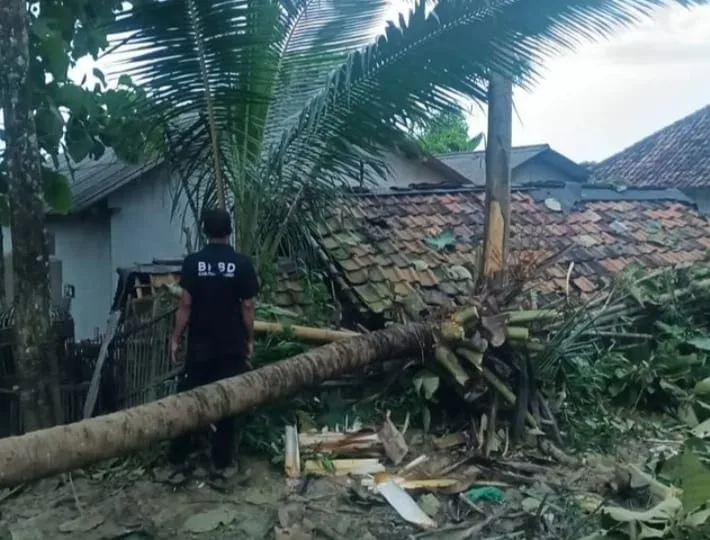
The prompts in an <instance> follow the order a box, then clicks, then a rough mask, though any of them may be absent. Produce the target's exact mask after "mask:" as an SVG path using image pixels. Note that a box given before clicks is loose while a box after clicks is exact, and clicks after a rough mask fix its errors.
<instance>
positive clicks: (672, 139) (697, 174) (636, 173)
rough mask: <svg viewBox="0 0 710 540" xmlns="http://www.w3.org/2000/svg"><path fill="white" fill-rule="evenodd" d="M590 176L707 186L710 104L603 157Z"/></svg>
mask: <svg viewBox="0 0 710 540" xmlns="http://www.w3.org/2000/svg"><path fill="white" fill-rule="evenodd" d="M593 176H594V180H595V181H596V182H600V183H606V184H610V183H619V184H623V185H627V186H656V187H677V188H683V187H703V186H710V106H707V107H703V108H702V109H700V110H698V111H696V112H694V113H692V114H691V115H689V116H686V117H685V118H682V119H680V120H678V121H677V122H675V123H673V124H671V125H669V126H666V127H665V128H663V129H661V130H660V131H657V132H656V133H653V134H652V135H649V136H648V137H646V138H645V139H642V140H641V141H639V142H637V143H636V144H634V145H633V146H630V147H629V148H626V149H625V150H622V151H621V152H619V153H618V154H615V155H613V156H611V157H609V158H607V159H605V160H604V161H602V162H601V163H599V164H598V165H597V166H596V167H595V169H594V172H593ZM666 209H667V210H668V211H673V210H676V211H677V210H678V208H677V207H666ZM660 219H664V218H660Z"/></svg>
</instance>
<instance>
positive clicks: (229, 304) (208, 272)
mask: <svg viewBox="0 0 710 540" xmlns="http://www.w3.org/2000/svg"><path fill="white" fill-rule="evenodd" d="M180 286H181V287H182V288H183V289H185V290H186V291H187V292H189V293H190V296H191V297H192V310H191V313H190V323H189V326H188V335H187V340H188V348H189V349H191V350H192V351H200V353H201V354H208V355H221V354H243V353H244V352H245V350H246V330H245V328H244V323H243V321H242V311H241V302H242V300H248V299H250V298H254V297H255V296H256V295H257V294H258V292H259V282H258V280H257V277H256V272H255V271H254V266H253V265H252V262H251V260H250V259H249V257H247V256H245V255H241V254H240V253H237V252H236V251H234V248H232V246H230V245H228V244H208V245H207V246H206V247H205V248H204V249H202V250H200V251H198V252H197V253H192V254H190V255H188V256H187V257H186V258H185V260H184V262H183V264H182V272H181V275H180Z"/></svg>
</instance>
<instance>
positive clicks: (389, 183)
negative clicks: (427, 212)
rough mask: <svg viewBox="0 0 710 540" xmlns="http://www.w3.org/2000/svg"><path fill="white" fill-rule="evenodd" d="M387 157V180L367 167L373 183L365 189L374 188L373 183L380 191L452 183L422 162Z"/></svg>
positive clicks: (394, 156) (369, 178)
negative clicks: (418, 185) (414, 185)
mask: <svg viewBox="0 0 710 540" xmlns="http://www.w3.org/2000/svg"><path fill="white" fill-rule="evenodd" d="M385 155H386V158H385V159H386V161H387V163H388V165H389V167H390V170H389V174H388V175H387V178H384V179H383V178H381V177H380V176H379V175H377V174H376V173H375V172H374V170H372V169H371V168H370V167H367V168H366V175H367V177H368V180H369V181H370V182H371V183H370V184H366V185H365V187H369V188H372V187H373V184H372V183H375V184H377V186H378V188H379V189H386V188H391V187H400V188H406V187H409V185H410V184H438V183H441V182H447V181H450V178H448V177H446V176H444V175H442V174H440V173H439V172H437V171H435V170H433V169H431V168H430V167H427V166H426V165H424V164H423V163H421V162H420V161H417V160H413V159H407V158H405V157H403V156H400V155H397V154H393V153H387V154H385Z"/></svg>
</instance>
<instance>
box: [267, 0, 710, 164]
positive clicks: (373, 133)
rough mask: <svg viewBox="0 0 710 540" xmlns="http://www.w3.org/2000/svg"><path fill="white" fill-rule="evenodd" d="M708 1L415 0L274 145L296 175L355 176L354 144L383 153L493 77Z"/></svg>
mask: <svg viewBox="0 0 710 540" xmlns="http://www.w3.org/2000/svg"><path fill="white" fill-rule="evenodd" d="M702 3H706V2H705V1H704V0H699V1H697V2H689V1H686V0H680V1H678V2H676V1H673V0H546V1H543V2H540V1H539V0H499V1H491V0H440V1H439V2H438V3H436V5H435V7H434V8H433V9H432V10H431V11H430V12H429V11H428V10H427V4H428V2H426V0H418V1H417V2H416V4H415V6H414V7H413V8H412V10H411V12H410V13H409V16H408V18H404V17H403V18H402V19H401V20H400V22H399V24H397V25H396V24H394V23H391V24H390V25H389V26H388V27H387V29H386V31H385V34H384V35H383V36H381V37H380V38H379V39H378V40H377V42H376V43H374V44H372V45H370V46H369V47H367V48H366V49H364V50H362V51H356V52H354V53H352V54H350V55H349V56H348V58H347V59H346V60H345V62H344V63H343V64H342V65H341V67H340V68H339V69H337V70H335V71H334V72H333V73H332V74H331V75H330V77H329V78H328V80H327V81H326V83H325V84H324V86H323V88H322V90H321V92H320V93H319V94H317V95H315V96H314V97H313V98H311V100H310V101H309V102H308V104H307V105H306V106H305V107H304V108H303V109H302V111H301V113H300V114H299V116H298V118H296V119H294V120H293V121H292V123H291V124H290V125H289V126H288V129H287V130H285V131H284V133H283V134H282V138H281V141H280V144H278V145H275V146H274V148H273V152H274V154H275V156H279V157H278V158H274V159H279V160H280V161H282V162H283V163H284V164H286V165H287V167H288V169H289V171H291V172H292V173H293V174H297V175H299V174H305V173H306V172H307V171H309V170H310V169H311V168H312V167H313V163H320V164H323V163H328V164H329V165H328V169H329V171H330V172H331V173H333V174H337V175H343V176H352V175H354V174H356V171H357V168H358V167H359V163H358V160H357V159H353V156H352V155H351V151H352V149H353V148H359V149H360V150H361V151H362V152H363V153H365V154H369V155H374V156H377V155H379V152H380V150H381V149H382V148H387V147H390V146H391V144H392V141H393V140H394V141H396V140H398V137H400V136H401V131H402V126H403V125H412V124H416V123H419V122H423V121H426V120H427V119H428V118H430V117H431V115H433V114H444V113H447V112H454V111H456V110H459V109H460V108H461V101H462V100H463V99H474V100H477V101H480V102H484V101H485V99H486V88H487V79H488V74H489V73H491V72H498V73H502V74H505V75H509V76H511V77H514V78H515V80H516V81H518V83H519V84H521V85H523V86H530V85H532V84H533V83H534V82H535V80H536V79H537V77H538V75H539V73H540V68H541V66H542V62H543V60H544V59H546V58H548V57H550V56H552V55H554V54H557V53H560V52H563V51H567V50H570V49H574V48H575V47H576V46H577V45H578V44H579V43H581V42H582V41H585V40H591V39H598V38H604V37H607V36H609V35H610V34H611V32H612V31H614V30H616V29H618V28H620V27H623V26H628V25H630V24H632V23H635V22H638V21H639V20H640V19H641V18H642V17H643V16H646V15H648V14H649V13H650V12H651V11H652V10H653V9H654V8H657V7H660V6H663V5H668V4H682V5H690V4H702Z"/></svg>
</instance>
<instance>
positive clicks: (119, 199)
mask: <svg viewBox="0 0 710 540" xmlns="http://www.w3.org/2000/svg"><path fill="white" fill-rule="evenodd" d="M108 206H109V208H111V209H112V210H113V215H112V216H111V262H112V264H113V270H114V272H113V284H114V287H115V285H116V283H117V281H118V276H117V275H116V273H115V270H116V269H117V268H122V267H129V266H132V265H134V264H136V263H150V262H152V261H153V260H154V259H178V258H181V257H183V256H184V255H185V254H186V253H187V251H188V250H187V244H186V236H185V233H184V231H183V220H182V217H181V216H180V215H176V216H174V217H173V216H172V189H171V186H170V182H169V178H168V174H167V171H166V170H165V169H164V168H159V169H156V170H154V171H152V172H151V173H149V174H148V175H146V176H145V177H144V178H141V179H139V180H137V181H135V182H131V183H130V184H128V185H126V186H124V187H122V188H121V189H119V190H118V191H116V192H115V193H113V194H112V195H110V196H109V198H108ZM193 237H194V235H193Z"/></svg>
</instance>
